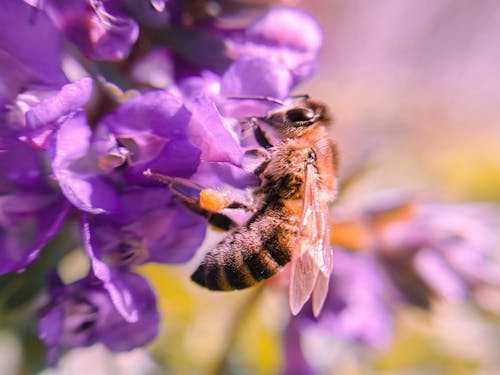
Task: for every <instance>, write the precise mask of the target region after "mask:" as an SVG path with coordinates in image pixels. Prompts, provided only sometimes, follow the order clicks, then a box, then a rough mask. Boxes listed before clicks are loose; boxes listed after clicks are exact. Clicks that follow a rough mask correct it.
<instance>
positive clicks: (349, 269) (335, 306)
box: [289, 248, 393, 349]
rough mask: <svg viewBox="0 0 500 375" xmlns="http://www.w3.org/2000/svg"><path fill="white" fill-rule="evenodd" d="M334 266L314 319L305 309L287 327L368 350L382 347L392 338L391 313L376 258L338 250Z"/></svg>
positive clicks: (388, 295) (335, 253)
mask: <svg viewBox="0 0 500 375" xmlns="http://www.w3.org/2000/svg"><path fill="white" fill-rule="evenodd" d="M334 265H335V267H334V268H333V271H332V275H331V280H330V287H329V290H328V295H327V298H326V300H325V304H324V306H323V309H322V313H321V314H320V316H319V317H318V319H315V318H314V317H313V315H312V311H311V309H310V308H309V310H308V311H307V313H306V314H301V315H299V316H296V317H293V318H291V322H290V323H289V324H292V325H294V324H295V325H298V327H300V329H303V330H312V331H313V332H315V333H317V334H319V335H325V336H328V335H329V336H331V337H338V338H341V339H344V340H346V341H349V342H354V343H360V344H363V345H365V346H368V347H372V348H379V349H380V348H383V347H385V346H386V345H387V344H389V343H390V340H391V338H392V332H393V327H392V311H391V309H390V307H389V302H390V300H389V297H390V294H389V293H388V288H387V285H386V282H385V279H384V273H383V271H382V270H381V269H380V268H379V265H378V264H377V261H376V259H375V258H374V257H373V256H371V255H370V254H361V253H351V252H348V251H346V250H344V249H341V248H338V249H335V251H334ZM295 320H296V321H297V322H295Z"/></svg>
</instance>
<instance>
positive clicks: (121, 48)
mask: <svg viewBox="0 0 500 375" xmlns="http://www.w3.org/2000/svg"><path fill="white" fill-rule="evenodd" d="M47 3H48V4H47V8H48V9H47V12H48V13H49V15H50V16H51V17H52V19H53V20H54V23H55V24H56V25H57V26H58V27H59V28H60V29H61V30H63V31H64V33H65V34H66V37H67V38H68V39H69V40H71V41H72V42H73V43H75V44H76V45H77V46H78V47H79V48H80V49H81V51H82V52H83V53H84V54H85V55H86V56H87V57H88V58H90V59H95V60H122V59H124V58H125V57H127V55H128V54H129V52H130V48H131V46H132V45H133V44H134V43H135V41H136V40H137V37H138V36H139V26H138V25H137V23H136V22H135V21H134V20H133V19H131V18H129V17H127V16H126V15H125V14H124V13H123V11H122V9H121V3H120V1H117V0H108V1H102V0H48V1H47Z"/></svg>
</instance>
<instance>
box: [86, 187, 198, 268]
mask: <svg viewBox="0 0 500 375" xmlns="http://www.w3.org/2000/svg"><path fill="white" fill-rule="evenodd" d="M83 230H84V235H83V238H84V246H85V249H86V250H87V253H88V254H89V257H90V259H91V263H92V264H93V265H95V264H97V263H96V262H102V263H104V264H106V265H107V266H108V267H114V268H123V267H130V266H133V265H139V264H143V263H145V262H158V263H181V262H185V261H187V260H189V259H191V257H192V256H193V255H194V253H195V252H196V250H197V249H198V247H199V246H200V244H201V242H202V241H203V238H204V237H205V230H206V221H205V218H204V217H202V216H201V215H198V214H196V213H194V212H192V211H190V210H189V209H188V208H186V207H184V205H182V204H180V203H179V202H178V201H177V200H176V198H175V197H174V196H173V194H172V193H171V192H170V191H169V190H168V188H166V187H149V188H146V189H145V188H140V187H132V188H128V189H126V190H125V191H124V192H123V193H122V194H121V196H120V210H119V211H118V212H117V213H115V214H108V215H86V216H84V218H83ZM94 269H95V267H94Z"/></svg>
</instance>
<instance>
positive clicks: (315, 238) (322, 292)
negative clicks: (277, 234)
mask: <svg viewBox="0 0 500 375" xmlns="http://www.w3.org/2000/svg"><path fill="white" fill-rule="evenodd" d="M316 178H317V176H316V172H315V170H314V166H313V165H312V164H307V165H306V168H305V179H304V194H303V202H302V214H301V218H300V222H299V230H298V235H297V248H296V250H295V252H294V254H293V257H292V262H291V271H290V272H291V273H290V291H289V292H290V297H289V303H290V310H291V312H292V314H294V315H295V314H297V313H298V312H299V311H300V310H301V309H302V306H304V304H305V303H306V301H307V300H308V299H309V297H310V296H311V293H313V311H314V314H315V315H317V314H319V311H320V310H321V307H322V306H323V303H324V300H325V298H326V294H327V291H328V280H329V277H330V272H331V269H332V259H331V258H332V256H331V250H330V247H329V231H328V207H327V202H322V201H321V200H320V196H319V191H318V185H317V182H316Z"/></svg>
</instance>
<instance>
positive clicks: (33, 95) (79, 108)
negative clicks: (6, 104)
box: [9, 77, 92, 149]
mask: <svg viewBox="0 0 500 375" xmlns="http://www.w3.org/2000/svg"><path fill="white" fill-rule="evenodd" d="M91 92H92V80H91V79H90V78H88V77H84V78H82V79H80V80H78V81H75V82H71V83H68V84H66V85H63V86H62V87H60V88H57V89H47V88H45V89H43V90H29V91H24V92H23V93H21V94H19V95H18V96H17V97H16V99H15V101H14V105H13V106H12V109H11V110H10V112H9V120H10V122H11V123H10V124H9V126H10V127H11V128H12V129H13V130H15V131H17V133H18V137H19V139H22V140H23V141H26V142H29V143H30V144H31V145H33V146H34V147H37V148H42V149H46V148H47V147H48V143H49V141H50V140H51V137H52V135H53V134H54V132H55V131H56V130H57V129H58V128H59V127H60V126H61V124H62V123H64V121H66V120H67V119H71V118H72V117H73V116H76V115H77V114H81V115H84V110H83V106H84V105H85V104H86V103H87V101H88V100H89V98H90V95H91Z"/></svg>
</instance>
